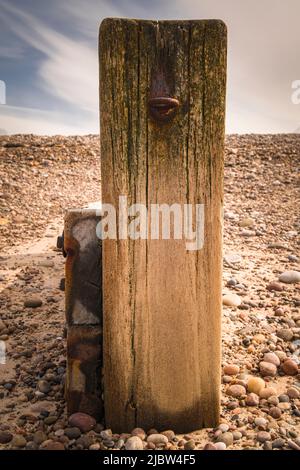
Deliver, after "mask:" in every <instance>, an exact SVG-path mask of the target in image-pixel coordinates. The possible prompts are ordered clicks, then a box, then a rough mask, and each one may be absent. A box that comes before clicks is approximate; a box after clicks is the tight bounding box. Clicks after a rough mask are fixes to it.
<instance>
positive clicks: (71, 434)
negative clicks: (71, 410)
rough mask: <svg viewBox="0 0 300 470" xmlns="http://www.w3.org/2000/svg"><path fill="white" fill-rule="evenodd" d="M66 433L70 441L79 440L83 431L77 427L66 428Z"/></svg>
mask: <svg viewBox="0 0 300 470" xmlns="http://www.w3.org/2000/svg"><path fill="white" fill-rule="evenodd" d="M64 431H65V435H66V436H67V437H68V438H69V439H78V438H79V437H80V436H81V431H80V429H79V428H77V427H73V428H66V429H65V430H64Z"/></svg>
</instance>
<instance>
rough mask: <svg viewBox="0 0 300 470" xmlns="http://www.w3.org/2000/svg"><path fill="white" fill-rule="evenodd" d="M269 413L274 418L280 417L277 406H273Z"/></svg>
mask: <svg viewBox="0 0 300 470" xmlns="http://www.w3.org/2000/svg"><path fill="white" fill-rule="evenodd" d="M269 415H270V416H272V418H274V419H279V418H280V417H281V410H280V408H277V406H273V407H272V408H271V409H270V411H269Z"/></svg>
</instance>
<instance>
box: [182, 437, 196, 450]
mask: <svg viewBox="0 0 300 470" xmlns="http://www.w3.org/2000/svg"><path fill="white" fill-rule="evenodd" d="M195 447H196V444H195V441H194V439H190V440H189V441H187V442H186V443H185V444H184V449H185V450H194V449H195Z"/></svg>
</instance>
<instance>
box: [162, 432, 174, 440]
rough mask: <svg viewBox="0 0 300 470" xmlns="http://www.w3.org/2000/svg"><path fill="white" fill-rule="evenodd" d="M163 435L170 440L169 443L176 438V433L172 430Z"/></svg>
mask: <svg viewBox="0 0 300 470" xmlns="http://www.w3.org/2000/svg"><path fill="white" fill-rule="evenodd" d="M161 434H163V435H164V436H166V437H167V438H168V441H169V442H171V441H173V439H174V437H175V432H174V431H172V430H171V429H167V430H166V431H163V432H162V433H161Z"/></svg>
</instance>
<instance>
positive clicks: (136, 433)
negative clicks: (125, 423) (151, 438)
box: [131, 428, 146, 441]
mask: <svg viewBox="0 0 300 470" xmlns="http://www.w3.org/2000/svg"><path fill="white" fill-rule="evenodd" d="M131 434H132V435H133V436H138V437H139V438H140V439H142V441H143V440H144V439H145V438H146V433H145V431H144V429H142V428H135V429H133V431H132V432H131Z"/></svg>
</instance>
